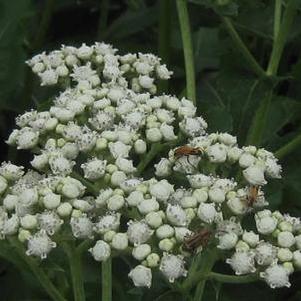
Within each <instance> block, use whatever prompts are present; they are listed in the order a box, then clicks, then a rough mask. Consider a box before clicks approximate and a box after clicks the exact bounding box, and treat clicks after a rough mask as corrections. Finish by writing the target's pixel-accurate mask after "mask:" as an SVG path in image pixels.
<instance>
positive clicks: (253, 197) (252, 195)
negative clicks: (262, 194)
mask: <svg viewBox="0 0 301 301" xmlns="http://www.w3.org/2000/svg"><path fill="white" fill-rule="evenodd" d="M258 192H259V187H258V186H251V187H250V189H249V195H248V196H247V204H248V206H249V207H252V206H253V205H254V203H255V202H256V201H257V198H258Z"/></svg>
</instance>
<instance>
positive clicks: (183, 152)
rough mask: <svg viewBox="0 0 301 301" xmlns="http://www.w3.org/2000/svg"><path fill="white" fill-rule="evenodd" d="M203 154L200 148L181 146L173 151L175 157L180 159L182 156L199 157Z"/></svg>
mask: <svg viewBox="0 0 301 301" xmlns="http://www.w3.org/2000/svg"><path fill="white" fill-rule="evenodd" d="M203 152H204V149H202V148H201V147H191V146H188V145H183V146H180V147H178V148H177V149H176V150H175V157H176V158H180V157H183V156H189V155H200V154H202V153H203Z"/></svg>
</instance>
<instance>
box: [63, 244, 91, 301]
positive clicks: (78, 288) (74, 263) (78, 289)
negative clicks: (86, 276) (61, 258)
mask: <svg viewBox="0 0 301 301" xmlns="http://www.w3.org/2000/svg"><path fill="white" fill-rule="evenodd" d="M62 246H63V248H64V251H65V253H66V255H67V257H68V260H69V266H70V273H71V279H72V286H73V297H74V301H85V300H86V297H85V290H84V281H83V274H82V265H81V254H80V253H79V252H78V250H77V249H76V248H75V246H74V244H72V245H69V244H67V243H64V244H62Z"/></svg>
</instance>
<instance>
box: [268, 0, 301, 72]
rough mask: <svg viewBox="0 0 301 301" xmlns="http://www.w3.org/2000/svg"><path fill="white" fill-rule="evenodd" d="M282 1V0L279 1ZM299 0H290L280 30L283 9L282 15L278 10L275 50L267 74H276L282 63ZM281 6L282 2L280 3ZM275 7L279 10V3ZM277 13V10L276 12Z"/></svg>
mask: <svg viewBox="0 0 301 301" xmlns="http://www.w3.org/2000/svg"><path fill="white" fill-rule="evenodd" d="M279 2H281V1H279ZM297 2H298V1H297V0H289V1H288V3H287V6H286V9H285V12H284V15H283V20H282V22H281V26H280V29H279V31H278V32H277V27H278V26H279V25H278V23H280V21H279V18H280V17H281V11H280V16H279V13H278V12H277V18H278V19H275V22H276V25H275V27H274V30H275V28H276V32H275V31H274V44H273V50H272V54H271V57H270V61H269V64H268V68H267V72H266V73H267V75H276V74H277V71H278V67H279V63H280V59H281V56H282V52H283V49H284V46H285V43H286V40H287V36H288V34H289V32H290V29H291V26H292V24H293V21H294V18H295V16H296V14H297ZM280 8H281V3H280ZM275 9H278V10H279V4H278V6H277V3H276V5H275ZM275 15H276V12H275Z"/></svg>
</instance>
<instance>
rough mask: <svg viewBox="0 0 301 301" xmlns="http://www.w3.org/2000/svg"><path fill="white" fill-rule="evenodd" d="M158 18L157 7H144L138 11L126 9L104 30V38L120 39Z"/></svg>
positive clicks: (140, 29) (149, 24)
mask: <svg viewBox="0 0 301 301" xmlns="http://www.w3.org/2000/svg"><path fill="white" fill-rule="evenodd" d="M157 18H158V7H157V6H152V7H146V8H144V9H141V10H139V11H132V10H127V11H126V12H125V13H124V14H122V15H121V16H120V17H119V18H118V19H116V20H115V21H114V22H113V23H112V25H111V26H110V27H109V28H108V30H107V31H106V32H105V35H104V38H105V39H110V40H112V41H114V40H120V39H124V38H127V37H129V36H131V35H133V34H135V33H137V32H139V31H142V30H143V29H145V28H146V27H149V26H151V25H153V24H154V23H155V22H156V21H157Z"/></svg>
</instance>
